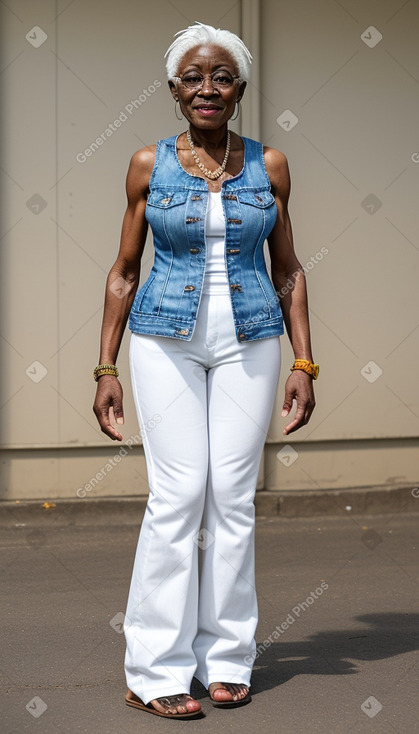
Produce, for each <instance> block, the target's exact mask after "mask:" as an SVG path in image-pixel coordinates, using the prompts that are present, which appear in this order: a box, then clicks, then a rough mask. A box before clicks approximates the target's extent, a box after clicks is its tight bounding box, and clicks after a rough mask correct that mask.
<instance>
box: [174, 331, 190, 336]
mask: <svg viewBox="0 0 419 734" xmlns="http://www.w3.org/2000/svg"><path fill="white" fill-rule="evenodd" d="M175 334H179V336H188V334H189V329H176V331H175Z"/></svg>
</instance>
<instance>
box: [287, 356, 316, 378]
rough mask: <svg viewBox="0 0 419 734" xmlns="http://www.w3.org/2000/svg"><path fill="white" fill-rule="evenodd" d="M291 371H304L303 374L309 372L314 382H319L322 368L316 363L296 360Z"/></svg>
mask: <svg viewBox="0 0 419 734" xmlns="http://www.w3.org/2000/svg"><path fill="white" fill-rule="evenodd" d="M290 369H291V371H293V370H303V372H307V374H308V375H311V377H312V378H313V380H317V378H318V376H319V370H320V367H319V365H318V364H315V362H310V360H308V359H296V360H295V362H294V364H293V365H292V367H291V368H290Z"/></svg>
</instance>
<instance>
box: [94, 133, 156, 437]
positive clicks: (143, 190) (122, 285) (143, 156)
mask: <svg viewBox="0 0 419 734" xmlns="http://www.w3.org/2000/svg"><path fill="white" fill-rule="evenodd" d="M154 160H155V146H149V147H148V148H142V149H141V150H138V151H137V152H136V153H134V155H133V156H132V158H131V161H130V164H129V169H128V173H127V179H126V192H127V199H128V204H127V209H126V212H125V215H124V219H123V223H122V230H121V241H120V246H119V252H118V256H117V258H116V260H115V262H114V264H113V265H112V267H111V269H110V271H109V274H108V277H107V280H106V290H105V305H104V310H103V319H102V329H101V336H100V354H99V364H116V359H117V356H118V352H119V348H120V346H121V341H122V336H123V333H124V330H125V326H126V323H127V320H128V316H129V312H130V309H131V306H132V303H133V301H134V298H135V294H136V292H137V288H138V283H139V280H140V262H141V257H142V254H143V251H144V246H145V241H146V236H147V228H148V225H147V220H146V218H145V207H146V203H147V194H148V190H149V188H148V187H149V182H150V176H151V172H152V170H153V165H154ZM122 396H123V391H122V386H121V383H120V382H119V380H118V378H117V377H114V376H113V375H102V377H99V379H98V382H97V389H96V397H95V401H94V404H93V411H94V413H95V415H96V418H97V420H98V421H99V425H100V427H101V430H102V431H103V433H106V435H107V436H109V437H110V438H111V439H112V440H114V441H115V440H117V441H122V435H121V434H120V433H119V431H117V429H116V428H114V426H112V424H111V415H110V409H111V408H112V411H113V414H114V418H115V420H116V422H117V423H119V424H123V422H124V412H123V405H122Z"/></svg>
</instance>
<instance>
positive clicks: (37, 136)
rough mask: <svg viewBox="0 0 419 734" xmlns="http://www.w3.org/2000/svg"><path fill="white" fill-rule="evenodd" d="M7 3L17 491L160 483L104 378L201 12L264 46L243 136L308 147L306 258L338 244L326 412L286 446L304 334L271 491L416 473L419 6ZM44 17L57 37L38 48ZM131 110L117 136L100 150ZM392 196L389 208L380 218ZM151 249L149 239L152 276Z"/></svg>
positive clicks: (298, 220)
mask: <svg viewBox="0 0 419 734" xmlns="http://www.w3.org/2000/svg"><path fill="white" fill-rule="evenodd" d="M259 6H260V7H259ZM10 7H11V6H10ZM197 8H198V9H197ZM201 8H202V10H201ZM1 13H2V28H3V42H2V46H3V53H2V70H3V71H2V74H1V76H0V82H1V84H2V95H3V109H4V113H3V125H2V188H1V191H2V213H3V216H2V225H1V236H2V255H1V266H2V268H1V305H2V324H1V336H2V350H1V375H2V388H1V401H0V404H1V411H0V429H1V442H2V446H3V453H2V476H1V497H2V498H5V499H16V498H23V497H34V498H35V497H36V498H42V497H46V498H53V497H59V496H65V497H75V496H76V492H77V489H80V488H83V487H85V486H86V485H87V486H91V485H90V484H89V483H90V480H91V479H92V478H93V477H95V475H96V474H97V473H100V476H101V477H103V478H102V479H101V480H100V481H99V482H97V483H95V486H94V487H93V488H91V489H89V490H88V491H87V496H105V495H107V496H110V495H132V494H138V493H146V492H147V476H146V469H145V464H144V457H143V454H142V449H141V446H139V445H136V446H135V448H129V446H128V448H126V449H125V450H126V454H124V453H123V452H122V453H120V450H121V446H120V445H119V444H115V443H111V442H110V441H109V439H107V438H106V437H104V436H103V435H102V434H101V432H100V430H99V427H98V425H97V423H96V419H95V417H94V415H93V412H92V409H91V406H92V403H93V399H94V391H95V384H94V382H93V378H92V376H91V371H92V369H93V367H94V366H95V364H97V359H98V353H99V332H100V324H101V317H102V307H103V295H104V285H105V278H106V274H107V272H108V270H109V268H110V266H111V264H112V262H113V261H114V259H115V256H116V252H117V248H118V243H119V234H120V227H121V222H122V217H123V214H124V210H125V203H126V197H125V176H126V171H127V167H128V163H129V159H130V157H131V155H132V153H133V152H134V151H135V150H136V149H138V148H139V147H142V146H143V145H147V144H149V143H152V142H155V140H156V139H157V138H160V137H166V136H168V135H171V134H174V133H176V132H180V131H181V130H182V129H184V125H183V124H182V123H180V122H178V121H177V120H176V119H175V116H174V110H173V104H172V99H171V97H170V95H169V93H168V90H167V82H166V79H165V70H164V63H163V59H162V56H163V54H164V51H165V50H166V48H167V46H168V45H169V43H170V40H171V38H172V36H173V33H175V31H177V30H179V29H181V28H185V27H186V26H187V25H188V24H189V23H193V21H194V20H196V19H199V20H201V21H203V22H208V23H211V24H213V25H216V26H222V27H227V28H229V29H231V30H233V31H235V32H237V33H241V34H243V36H244V38H245V40H246V41H247V43H248V44H249V46H250V48H251V50H252V52H253V53H254V56H255V63H254V67H253V79H252V83H251V84H249V87H248V90H247V93H246V97H247V99H246V98H245V101H244V104H243V113H242V118H241V120H239V121H238V122H236V123H233V125H232V126H233V127H234V129H236V130H238V131H241V132H242V134H244V135H250V136H253V137H258V138H259V139H261V140H262V141H263V142H264V143H266V144H268V145H272V146H274V147H276V148H279V149H280V150H282V151H283V152H284V153H285V154H286V155H287V157H288V160H289V164H290V169H291V176H292V184H293V187H292V196H291V201H290V213H291V217H292V221H293V227H294V237H295V244H296V249H297V252H298V254H299V257H300V260H301V262H302V263H303V264H306V263H308V262H309V261H310V258H311V257H312V256H315V255H316V253H318V252H320V251H321V248H322V247H323V248H327V250H328V253H327V254H326V255H325V256H324V257H323V259H322V260H321V261H319V262H318V263H317V264H316V265H315V266H313V268H312V269H311V270H310V272H309V274H308V285H309V297H310V315H311V324H312V335H313V344H314V355H315V358H316V360H317V361H318V362H320V363H321V375H320V379H319V381H318V382H317V383H316V394H317V401H318V405H317V407H316V410H315V413H314V414H313V418H312V420H311V422H310V424H309V425H308V426H307V427H305V428H304V429H302V430H300V431H299V432H298V433H296V434H294V435H293V436H291V437H288V438H287V439H286V441H284V440H283V438H284V437H283V435H282V427H283V425H284V420H283V419H281V418H280V417H279V412H280V411H279V409H280V405H281V400H282V394H283V386H284V382H285V379H286V377H287V375H288V368H289V364H291V362H292V352H291V349H290V346H289V343H288V341H287V337H286V336H284V337H283V338H282V348H283V370H282V374H281V379H280V389H279V392H278V399H277V404H276V406H275V411H274V419H273V420H272V425H271V429H270V432H269V437H268V443H269V446H267V449H266V451H265V459H264V462H263V465H262V466H261V473H260V481H259V486H260V487H262V486H265V487H266V488H271V489H281V488H285V489H305V488H312V487H315V488H317V487H321V488H329V487H333V488H335V487H346V486H364V485H368V484H386V483H404V482H414V481H416V480H417V479H418V478H419V477H418V461H417V458H416V457H417V449H418V441H417V437H418V434H419V431H418V423H419V398H418V390H417V388H416V382H417V379H416V374H417V367H416V363H417V360H418V356H419V354H418V352H419V350H418V329H417V327H418V326H419V322H418V313H419V309H418V303H417V300H418V296H417V292H418V291H417V287H416V280H417V273H418V256H419V255H418V250H419V240H418V237H417V231H418V226H417V225H418V207H417V190H418V187H417V179H418V176H419V163H418V162H416V160H419V155H418V156H415V155H414V154H415V153H417V152H418V151H419V142H418V139H417V119H418V84H419V64H418V57H417V52H416V48H417V42H416V36H415V28H416V27H417V22H418V20H419V17H418V16H419V7H418V5H417V4H416V3H414V2H410V3H407V4H406V3H405V4H403V3H402V2H401V1H398V2H396V1H394V2H390V1H389V0H387V1H386V2H381V3H378V2H367V3H365V2H361V0H352V2H350V1H349V0H348V1H347V2H345V3H343V4H342V3H337V2H336V3H335V2H330V1H327V2H326V0H320V1H318V2H315V3H313V2H308V0H304V1H303V0H300V1H295V0H293V2H282V1H281V2H274V0H262V1H261V2H260V3H257V2H251V1H250V0H247V1H246V0H242V2H241V3H240V2H239V3H236V2H229V3H226V2H225V0H213V2H212V3H211V4H210V6H208V4H204V3H198V6H197V4H196V3H192V2H191V0H183V1H182V2H181V1H180V0H177V1H176V2H175V3H173V2H168V0H156V2H154V3H147V4H145V3H138V2H136V3H134V2H131V0H121V2H119V3H117V4H116V3H113V2H110V1H107V2H103V1H102V2H99V1H98V0H89V2H82V0H75V1H74V2H72V3H64V2H63V3H59V2H56V3H54V2H51V1H47V0H44V1H43V2H36V3H32V2H29V0H16V2H15V3H14V4H13V10H10V9H9V8H6V7H5V6H4V5H2V10H1ZM371 25H373V26H375V27H376V28H377V29H378V31H380V33H381V34H382V36H383V37H382V39H381V40H380V42H379V43H378V44H377V45H375V47H374V48H369V47H368V46H367V45H366V44H365V43H364V42H363V40H362V39H361V34H362V33H363V32H364V31H365V30H366V29H367V28H368V27H369V26H371ZM34 26H39V27H40V28H41V29H42V30H43V31H44V32H45V33H46V35H47V38H46V40H45V41H44V42H43V43H42V44H41V45H39V47H38V48H36V47H35V46H34V45H33V44H34V43H35V44H36V43H37V42H39V40H40V35H39V32H38V31H34V32H31V33H30V31H31V29H33V28H34ZM28 33H29V40H26V38H25V36H26V34H28ZM375 33H376V32H375V31H373V33H372V37H371V41H373V40H374V38H375V35H374V34H375ZM367 40H368V39H367ZM371 41H370V42H371ZM144 89H145V90H147V93H144V92H143V90H144ZM140 95H143V96H142V97H141V98H140V104H139V106H138V109H135V107H134V105H133V101H134V100H135V98H138V97H139V96H140ZM288 109H289V110H291V111H292V112H293V114H294V115H295V116H296V117H297V118H298V123H297V124H296V125H295V127H293V128H292V129H291V130H290V131H288V132H287V131H286V130H285V129H284V128H283V127H281V125H280V124H279V123H278V121H277V120H278V117H279V118H280V122H281V120H282V119H283V118H282V117H281V115H282V114H283V113H284V112H285V111H286V110H288ZM121 113H122V114H121ZM287 114H288V113H285V117H286V115H287ZM119 116H121V123H120V126H119V127H118V128H116V129H115V132H113V133H112V135H111V136H110V137H108V138H107V139H106V142H104V143H103V145H102V146H101V147H99V148H98V150H96V152H94V153H93V154H92V155H91V156H90V157H87V158H86V160H85V161H84V162H79V161H78V160H77V154H80V153H82V151H84V150H85V149H86V148H88V147H89V146H90V145H91V144H92V143H93V142H94V141H95V139H96V138H97V137H98V136H99V135H100V134H101V133H102V132H104V131H105V130H106V128H107V127H108V125H109V123H111V122H113V121H114V120H115V119H118V117H119ZM124 117H126V118H127V119H126V120H125V119H123V118H124ZM412 156H413V159H412ZM79 160H83V158H82V156H79ZM371 194H373V195H374V197H377V199H378V200H379V201H380V202H381V206H380V207H379V208H378V209H377V210H376V211H375V212H374V213H369V212H368V206H367V205H368V202H369V199H368V197H369V196H370V195H371ZM365 199H367V201H366V202H365ZM374 201H376V200H375V199H374ZM363 202H364V203H363ZM365 207H367V208H365ZM323 252H324V251H323ZM152 259H153V249H152V243H151V240H149V241H148V243H147V248H146V252H145V255H144V259H143V266H142V275H141V282H143V281H144V279H145V278H146V277H147V274H148V271H149V269H150V267H151V264H152ZM128 341H129V332H128V330H127V331H126V333H125V336H124V339H123V344H122V347H121V352H120V357H119V359H118V364H119V368H120V372H121V380H122V384H123V387H124V391H125V411H126V423H125V426H124V431H123V435H124V438H125V439H130V437H134V438H133V439H132V444H138V443H139V442H138V425H137V422H136V416H135V411H134V405H133V401H132V394H131V387H130V383H129V372H128V359H127V356H128V355H127V349H128ZM370 362H374V363H375V365H377V367H376V366H374V365H372V371H371V370H370V368H368V367H366V368H365V366H366V365H368V364H369V363H370ZM406 365H408V366H406ZM364 368H365V369H364ZM380 370H381V371H382V373H381V374H380V376H379V377H377V379H375V380H374V381H371V380H372V379H373V378H375V377H376V376H377V375H378V373H379V371H380ZM366 378H369V379H366ZM287 446H291V447H292V448H291V449H287V448H284V447H287ZM280 450H282V451H283V453H282V454H280V456H279V458H278V456H277V453H278V451H280ZM292 451H295V452H296V454H295V453H294V454H293V453H292ZM284 462H285V463H284ZM287 464H288V465H287Z"/></svg>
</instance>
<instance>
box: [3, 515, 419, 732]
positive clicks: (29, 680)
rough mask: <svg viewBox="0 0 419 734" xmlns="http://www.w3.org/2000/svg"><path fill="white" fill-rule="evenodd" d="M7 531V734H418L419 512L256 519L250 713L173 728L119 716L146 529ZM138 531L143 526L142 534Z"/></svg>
mask: <svg viewBox="0 0 419 734" xmlns="http://www.w3.org/2000/svg"><path fill="white" fill-rule="evenodd" d="M9 517H10V522H9V523H7V522H3V527H2V528H1V534H0V543H1V544H0V549H1V556H0V557H1V565H0V568H1V581H2V602H1V636H2V661H1V664H0V668H1V670H0V680H1V685H2V689H3V692H4V693H3V695H2V704H1V708H2V711H1V714H0V716H1V722H2V725H1V731H2V732H3V733H4V734H23V733H24V732H25V733H26V732H31V733H38V732H42V734H57V732H65V733H67V732H68V734H76V733H78V732H80V733H82V732H83V733H84V732H86V733H88V734H96V733H97V734H99V733H100V734H116V733H118V734H119V732H124V734H134V732H135V733H136V734H137V733H138V732H145V731H151V730H152V731H154V732H157V733H158V732H169V731H174V730H175V729H176V731H179V730H180V731H182V732H183V731H186V729H188V730H189V731H192V732H194V734H195V732H205V733H206V732H208V733H212V732H217V733H218V732H219V730H220V728H221V727H222V728H223V730H225V731H227V732H242V731H254V730H256V729H257V728H263V730H264V732H265V733H268V734H270V733H271V732H272V733H273V732H275V733H276V732H283V734H302V733H303V732H304V733H305V732H310V734H317V732H318V733H319V734H320V733H321V734H364V733H367V732H368V733H369V732H371V733H375V732H379V733H380V734H394V733H395V732H396V733H397V734H414V732H417V731H419V726H418V723H417V722H418V719H419V704H418V697H417V690H418V682H419V675H418V671H419V666H418V653H417V650H418V645H419V632H418V630H419V627H418V621H419V614H418V604H417V599H418V564H417V544H418V530H417V515H416V516H415V515H408V514H400V513H397V512H394V513H388V514H385V515H376V514H374V515H348V514H347V515H344V514H342V515H341V516H340V517H324V518H321V517H315V518H296V519H289V518H287V519H281V518H278V517H273V518H269V517H259V518H258V520H257V534H256V535H257V541H256V542H257V545H256V548H257V550H256V552H257V589H258V598H259V626H258V631H257V642H258V656H257V658H256V660H255V664H254V672H253V678H252V689H251V691H252V695H253V700H252V703H251V704H249V705H247V706H243V707H242V708H237V709H228V710H226V709H215V708H213V707H212V706H211V705H210V702H209V699H208V697H207V695H206V692H205V690H204V689H203V688H202V686H201V685H200V684H199V683H198V682H197V681H195V680H194V683H193V687H192V691H191V692H192V694H193V695H195V696H196V697H197V698H198V699H199V700H200V701H201V705H202V706H203V710H204V712H205V714H206V717H205V718H203V719H200V720H191V721H187V720H186V721H178V722H172V721H169V720H166V719H161V718H158V717H154V716H151V715H149V714H146V713H143V712H141V711H136V710H134V709H131V708H128V707H127V706H125V705H124V700H123V699H124V694H125V690H126V689H125V679H124V673H123V656H124V650H125V644H124V637H123V634H122V633H121V617H122V614H123V611H124V609H125V604H126V597H127V593H128V584H129V579H130V574H131V568H132V562H133V558H134V552H135V546H136V542H137V537H138V530H139V524H140V520H141V516H140V514H138V517H137V518H135V516H133V515H131V518H130V522H123V519H121V517H122V516H121V517H120V516H117V515H115V514H114V513H108V516H107V518H106V516H101V518H100V521H99V522H96V523H95V520H94V518H90V519H89V521H88V522H86V521H83V522H77V521H74V522H73V523H72V524H70V523H68V522H62V518H61V522H60V516H59V514H56V515H54V514H51V515H50V516H49V519H48V520H46V519H45V517H43V518H42V520H41V519H40V518H39V516H36V513H34V515H33V516H32V518H31V515H30V513H29V514H27V515H26V516H25V518H24V521H22V520H23V516H22V517H21V518H20V521H16V520H17V517H16V516H15V515H14V514H13V513H10V516H9ZM137 521H138V522H137Z"/></svg>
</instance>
